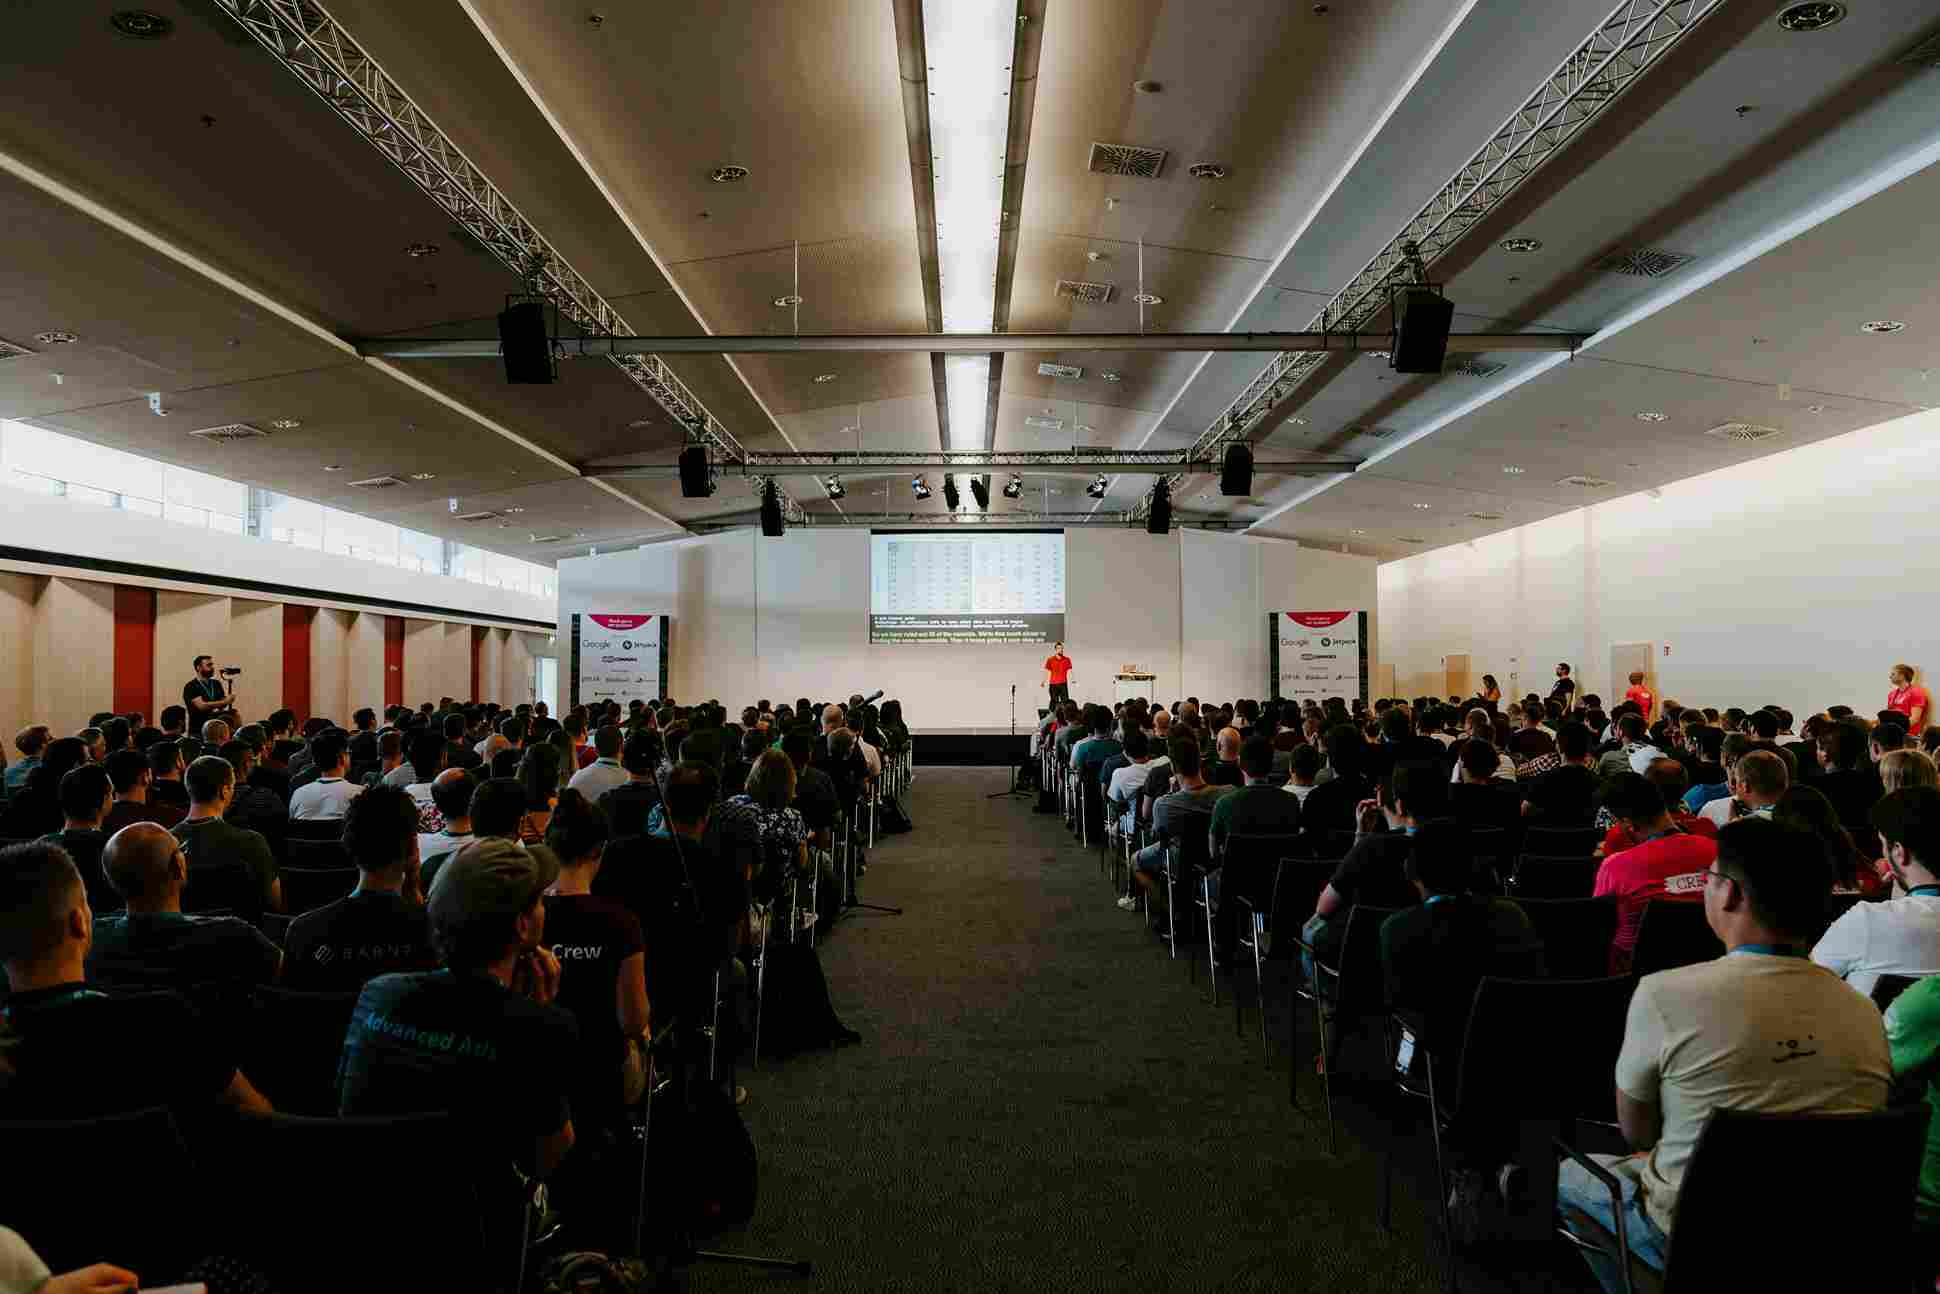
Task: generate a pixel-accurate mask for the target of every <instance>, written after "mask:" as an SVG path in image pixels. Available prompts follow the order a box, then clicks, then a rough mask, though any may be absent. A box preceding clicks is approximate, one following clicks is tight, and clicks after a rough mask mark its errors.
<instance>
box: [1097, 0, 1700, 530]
mask: <svg viewBox="0 0 1940 1294" xmlns="http://www.w3.org/2000/svg"><path fill="white" fill-rule="evenodd" d="M1723 4H1724V0H1623V3H1621V4H1619V5H1618V6H1617V7H1616V8H1615V9H1613V10H1612V11H1611V12H1610V14H1609V16H1608V17H1606V18H1604V20H1603V21H1602V22H1601V23H1599V24H1597V27H1596V29H1595V30H1594V31H1592V32H1591V33H1590V34H1589V36H1588V37H1587V38H1586V39H1585V40H1584V41H1583V43H1582V44H1581V45H1579V46H1577V48H1576V49H1575V50H1574V51H1572V52H1571V54H1570V56H1569V57H1568V58H1566V59H1564V60H1563V63H1562V65H1561V66H1560V67H1558V68H1557V69H1556V70H1555V71H1554V72H1552V73H1550V75H1549V77H1548V79H1547V80H1545V81H1544V82H1543V84H1542V85H1541V86H1539V87H1538V88H1537V90H1536V92H1535V93H1534V94H1532V95H1531V96H1530V97H1529V99H1528V100H1527V101H1526V102H1524V103H1523V104H1522V106H1521V107H1519V108H1517V109H1516V110H1515V111H1514V112H1512V113H1511V114H1509V119H1508V120H1507V121H1505V122H1503V124H1502V126H1501V128H1500V129H1498V130H1497V131H1496V132H1495V134H1494V135H1493V136H1491V137H1490V138H1489V141H1488V142H1487V143H1485V144H1483V145H1482V147H1481V148H1480V149H1478V150H1476V153H1475V155H1474V156H1473V157H1471V158H1470V159H1469V160H1468V161H1467V162H1466V163H1465V164H1464V165H1463V166H1462V167H1461V169H1459V170H1457V171H1456V172H1455V174H1454V175H1453V176H1451V177H1450V178H1449V180H1448V183H1446V184H1444V185H1443V186H1442V187H1441V189H1440V190H1438V191H1437V192H1436V194H1435V196H1434V197H1432V198H1430V199H1429V200H1428V202H1427V204H1426V205H1425V206H1423V207H1422V209H1421V210H1420V211H1419V212H1417V213H1416V214H1415V216H1414V218H1413V219H1412V220H1410V221H1409V222H1408V223H1407V224H1406V225H1404V226H1403V227H1402V229H1401V231H1400V232H1399V233H1397V234H1396V235H1395V236H1394V237H1393V238H1392V239H1391V240H1389V242H1388V244H1387V246H1385V247H1383V248H1382V249H1381V251H1380V252H1379V253H1378V254H1377V255H1376V256H1375V257H1374V259H1373V260H1371V261H1369V262H1368V263H1367V265H1366V266H1365V267H1364V268H1363V269H1362V270H1361V272H1360V273H1359V274H1356V275H1355V276H1354V278H1353V279H1352V280H1351V281H1350V282H1349V283H1348V284H1347V286H1346V287H1344V288H1342V289H1341V290H1340V291H1339V292H1338V293H1337V294H1336V295H1335V296H1334V297H1333V299H1332V300H1330V301H1328V302H1327V304H1326V305H1324V306H1322V307H1321V310H1320V313H1319V314H1317V315H1315V316H1314V318H1313V322H1312V323H1310V324H1309V325H1308V327H1309V328H1310V329H1313V330H1317V331H1321V332H1350V333H1351V332H1357V331H1359V329H1360V328H1361V327H1362V326H1363V325H1364V324H1366V323H1367V322H1368V321H1369V320H1371V319H1373V318H1374V317H1375V316H1377V315H1378V314H1379V313H1380V312H1381V311H1382V310H1384V309H1386V308H1387V304H1388V297H1387V292H1388V288H1389V287H1390V286H1391V285H1392V284H1393V283H1394V282H1395V281H1396V278H1397V273H1398V272H1405V270H1406V269H1407V267H1408V264H1409V260H1408V253H1407V251H1406V250H1404V249H1406V248H1407V246H1408V245H1409V244H1411V243H1412V244H1414V245H1415V246H1416V247H1417V248H1418V250H1419V255H1420V256H1421V259H1422V260H1423V261H1427V262H1432V261H1433V260H1435V258H1436V257H1438V256H1440V255H1441V254H1442V253H1443V252H1445V251H1447V250H1448V249H1449V247H1451V246H1452V245H1453V244H1454V243H1455V242H1456V241H1458V240H1459V239H1460V238H1461V237H1462V236H1463V235H1464V234H1466V233H1467V232H1468V231H1469V230H1470V229H1472V228H1474V227H1475V225H1476V224H1477V223H1479V222H1480V221H1481V220H1482V219H1483V218H1484V217H1485V216H1487V215H1488V214H1489V213H1490V212H1491V211H1493V210H1494V209H1495V208H1496V207H1497V206H1498V205H1500V203H1501V202H1502V200H1503V199H1504V198H1505V197H1507V196H1508V195H1509V194H1510V193H1512V192H1514V191H1515V189H1516V188H1517V186H1519V185H1520V184H1521V183H1522V182H1523V181H1524V180H1526V179H1527V178H1529V176H1530V175H1531V174H1532V173H1534V172H1535V170H1536V169H1537V168H1538V167H1540V166H1541V165H1542V164H1543V163H1544V162H1545V161H1547V160H1548V159H1549V158H1550V157H1551V156H1552V155H1554V154H1555V153H1556V152H1557V151H1558V150H1559V149H1561V148H1562V147H1563V146H1564V145H1565V144H1566V143H1568V142H1569V141H1570V139H1571V138H1573V137H1574V136H1575V134H1576V133H1577V131H1578V130H1580V129H1582V127H1583V125H1584V124H1585V123H1586V122H1588V121H1589V120H1590V119H1591V118H1593V117H1595V116H1596V115H1597V113H1598V112H1600V111H1602V109H1603V108H1604V106H1605V105H1606V104H1608V103H1609V102H1610V101H1611V100H1612V99H1614V98H1616V97H1617V96H1618V95H1619V94H1621V93H1622V92H1623V91H1624V90H1625V89H1626V88H1627V87H1629V86H1630V85H1631V84H1632V83H1634V82H1635V81H1636V79H1637V78H1638V77H1639V76H1641V75H1643V73H1644V72H1645V70H1646V69H1648V68H1649V67H1650V65H1651V64H1653V63H1655V62H1656V61H1657V60H1658V59H1659V58H1661V57H1662V56H1663V54H1664V52H1665V51H1666V50H1668V49H1670V48H1671V46H1673V45H1674V44H1676V43H1677V42H1678V41H1679V40H1680V39H1681V38H1683V37H1684V36H1685V35H1686V34H1688V33H1689V32H1690V31H1691V30H1692V28H1694V27H1696V26H1697V24H1698V23H1699V22H1701V21H1703V20H1704V19H1705V18H1706V17H1708V16H1709V15H1710V14H1712V13H1713V12H1715V11H1716V10H1718V9H1720V8H1722V7H1723ZM1326 360H1327V355H1326V353H1325V352H1324V351H1300V352H1288V353H1284V354H1279V355H1275V356H1274V357H1273V359H1272V360H1271V361H1269V362H1268V364H1267V366H1266V367H1265V368H1264V369H1262V370H1260V372H1259V373H1258V374H1257V375H1256V376H1255V377H1254V378H1253V380H1252V381H1250V382H1248V383H1247V384H1246V386H1245V388H1244V389H1242V390H1241V391H1240V393H1239V395H1238V396H1237V397H1235V398H1234V400H1233V401H1232V403H1231V404H1229V405H1227V406H1226V409H1225V411H1224V412H1223V413H1221V414H1220V415H1219V416H1218V417H1217V418H1215V419H1213V421H1212V423H1211V425H1209V426H1208V427H1207V428H1206V429H1205V430H1204V431H1202V432H1200V433H1199V437H1198V439H1197V440H1195V441H1194V442H1193V444H1192V455H1193V457H1195V458H1204V457H1216V456H1217V454H1218V452H1219V450H1220V449H1221V447H1222V446H1224V445H1225V444H1226V443H1228V442H1230V441H1238V440H1247V439H1250V438H1251V436H1252V435H1253V433H1254V432H1255V431H1256V430H1257V429H1258V428H1259V427H1260V424H1261V423H1262V422H1263V421H1264V420H1265V419H1266V416H1267V415H1268V414H1269V413H1270V412H1271V411H1272V410H1273V409H1275V408H1277V407H1278V406H1279V405H1280V404H1281V403H1282V402H1283V401H1285V400H1286V399H1287V398H1288V397H1289V396H1291V395H1292V394H1293V392H1294V390H1295V388H1297V387H1298V386H1299V385H1300V384H1301V383H1302V382H1304V381H1306V379H1307V378H1308V377H1310V376H1311V375H1312V374H1313V372H1314V371H1315V370H1316V369H1318V368H1319V367H1320V366H1321V365H1322V364H1323V363H1325V362H1326ZM1174 484H1177V481H1176V480H1175V481H1174ZM1149 506H1150V501H1149V500H1146V501H1143V502H1141V503H1140V504H1139V505H1138V506H1137V508H1135V509H1134V511H1135V512H1136V513H1137V514H1138V515H1141V516H1142V515H1144V511H1145V509H1146V508H1148V507H1149Z"/></svg>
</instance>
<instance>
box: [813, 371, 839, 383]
mask: <svg viewBox="0 0 1940 1294" xmlns="http://www.w3.org/2000/svg"><path fill="white" fill-rule="evenodd" d="M815 381H816V382H817V384H820V383H823V382H833V381H835V374H833V373H817V374H816V375H815Z"/></svg>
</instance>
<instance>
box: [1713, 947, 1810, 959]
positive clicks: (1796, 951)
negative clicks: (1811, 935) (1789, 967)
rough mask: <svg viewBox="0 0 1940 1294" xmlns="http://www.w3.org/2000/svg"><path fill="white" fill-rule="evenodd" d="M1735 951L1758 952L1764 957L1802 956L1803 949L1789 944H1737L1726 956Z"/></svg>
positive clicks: (1803, 953) (1803, 954)
mask: <svg viewBox="0 0 1940 1294" xmlns="http://www.w3.org/2000/svg"><path fill="white" fill-rule="evenodd" d="M1736 953H1760V954H1762V955H1764V956H1766V957H1803V956H1805V950H1804V949H1802V948H1794V947H1793V946H1792V945H1791V944H1739V945H1738V946H1737V947H1736V948H1733V949H1732V950H1731V953H1728V954H1726V955H1727V956H1730V955H1733V954H1736Z"/></svg>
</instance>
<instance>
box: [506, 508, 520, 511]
mask: <svg viewBox="0 0 1940 1294" xmlns="http://www.w3.org/2000/svg"><path fill="white" fill-rule="evenodd" d="M506 511H507V512H524V511H525V509H524V508H507V509H506Z"/></svg>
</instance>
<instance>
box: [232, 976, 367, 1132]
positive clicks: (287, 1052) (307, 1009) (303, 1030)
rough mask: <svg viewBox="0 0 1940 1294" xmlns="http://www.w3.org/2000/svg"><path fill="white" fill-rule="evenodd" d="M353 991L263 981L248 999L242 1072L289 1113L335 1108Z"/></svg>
mask: <svg viewBox="0 0 1940 1294" xmlns="http://www.w3.org/2000/svg"><path fill="white" fill-rule="evenodd" d="M356 1006H357V994H355V993H296V992H292V991H291V990H289V989H285V988H275V987H272V986H269V985H264V986H261V987H259V988H257V989H256V991H255V993H254V994H253V995H252V996H251V999H250V1010H249V1023H250V1028H249V1030H248V1033H247V1036H246V1038H245V1039H244V1043H245V1046H246V1048H247V1053H246V1059H245V1060H244V1061H243V1072H244V1073H245V1074H247V1075H249V1081H250V1082H251V1083H253V1084H255V1086H256V1088H257V1089H258V1090H259V1091H261V1092H262V1093H263V1095H264V1096H267V1097H268V1098H269V1103H270V1104H271V1105H273V1106H275V1107H276V1108H277V1109H279V1110H281V1111H283V1112H285V1113H286V1114H308V1115H317V1116H327V1115H332V1114H335V1113H336V1112H337V1061H338V1059H339V1058H340V1057H341V1056H342V1055H343V1049H344V1035H345V1034H346V1033H347V1032H349V1030H350V1015H351V1012H352V1011H353V1010H354V1009H355V1008H356Z"/></svg>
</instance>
